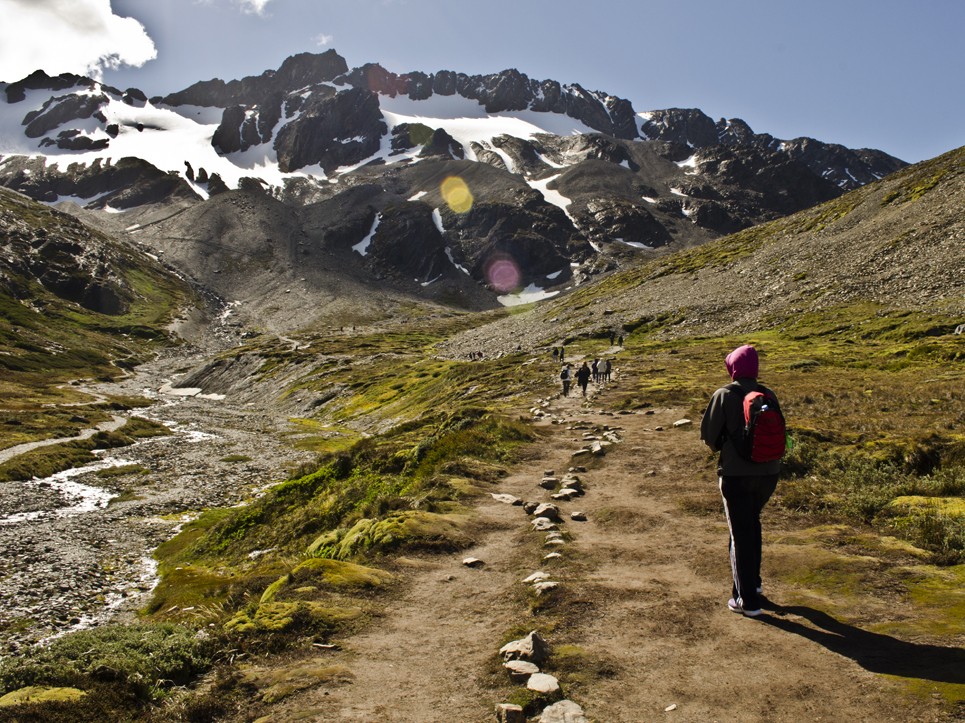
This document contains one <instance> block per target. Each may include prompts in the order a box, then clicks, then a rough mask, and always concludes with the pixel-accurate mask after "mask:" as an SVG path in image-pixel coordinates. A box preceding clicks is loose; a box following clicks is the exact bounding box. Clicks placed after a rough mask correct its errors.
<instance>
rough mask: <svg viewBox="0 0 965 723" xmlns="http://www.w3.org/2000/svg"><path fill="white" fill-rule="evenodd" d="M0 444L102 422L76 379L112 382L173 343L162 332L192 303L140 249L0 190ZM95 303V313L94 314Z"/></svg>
mask: <svg viewBox="0 0 965 723" xmlns="http://www.w3.org/2000/svg"><path fill="white" fill-rule="evenodd" d="M0 248H2V253H0V392H2V398H3V405H2V406H3V410H2V412H3V423H2V424H0V447H8V446H13V445H15V444H19V443H22V442H29V441H33V440H35V439H44V438H49V437H58V436H64V435H68V434H70V433H72V432H73V431H74V430H76V429H77V428H78V426H84V425H88V423H90V422H97V421H102V420H103V419H109V414H108V412H109V406H110V405H100V407H98V406H97V405H94V406H90V407H85V408H84V415H85V418H84V419H83V420H82V421H80V420H77V419H75V418H76V417H78V416H79V415H78V414H77V413H76V412H77V410H74V411H70V410H69V408H63V409H62V410H61V411H58V410H57V408H56V407H54V406H47V405H53V404H54V403H57V404H65V403H71V402H85V401H86V402H89V401H91V397H90V396H89V395H85V394H83V393H82V392H80V391H79V390H78V389H77V385H76V384H75V385H73V386H71V384H70V383H71V382H74V381H75V380H97V379H109V378H111V377H113V376H115V375H117V374H121V373H124V370H126V369H131V368H133V367H134V366H136V365H137V364H138V363H140V362H143V361H145V360H146V359H148V358H149V356H150V355H151V354H152V353H153V351H154V350H156V349H157V348H159V347H160V346H162V345H166V344H171V343H173V342H174V339H173V338H172V337H170V336H169V334H168V332H167V326H168V325H169V324H170V323H171V321H172V320H173V318H174V317H175V316H176V315H177V314H178V313H179V311H180V310H181V309H182V308H183V307H185V306H188V305H192V304H197V303H198V299H197V298H196V297H195V294H194V293H193V292H192V290H191V289H190V288H189V286H188V285H187V284H186V283H185V282H184V281H183V280H182V279H180V278H179V277H177V276H176V275H174V274H173V273H172V272H171V271H169V270H167V269H165V268H163V267H162V266H161V265H160V264H159V263H158V262H156V261H155V260H154V259H152V258H151V257H149V256H147V255H146V254H144V253H141V252H138V251H136V250H133V249H130V248H126V247H124V246H121V245H120V244H118V243H117V242H115V241H113V240H111V239H109V238H107V237H105V236H103V235H101V234H99V233H97V232H95V231H92V230H91V229H89V228H88V227H86V226H84V225H82V224H81V223H79V222H78V221H77V220H75V219H73V218H72V217H70V216H67V215H65V214H62V213H59V212H57V211H55V210H53V209H50V208H48V207H46V206H44V205H42V204H39V203H35V202H33V201H30V200H28V199H26V198H24V197H22V196H20V195H18V194H15V193H12V192H10V191H7V190H5V189H0ZM98 306H100V307H102V310H98Z"/></svg>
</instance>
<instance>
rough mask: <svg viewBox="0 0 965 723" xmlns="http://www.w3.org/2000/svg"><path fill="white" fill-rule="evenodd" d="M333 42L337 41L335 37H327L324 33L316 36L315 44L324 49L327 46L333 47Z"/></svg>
mask: <svg viewBox="0 0 965 723" xmlns="http://www.w3.org/2000/svg"><path fill="white" fill-rule="evenodd" d="M333 40H335V37H334V36H332V35H326V34H325V33H322V34H321V35H316V36H315V44H316V45H321V46H322V47H324V46H326V45H331V44H332V41H333Z"/></svg>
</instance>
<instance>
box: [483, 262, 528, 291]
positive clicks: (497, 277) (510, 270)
mask: <svg viewBox="0 0 965 723" xmlns="http://www.w3.org/2000/svg"><path fill="white" fill-rule="evenodd" d="M521 279H522V274H521V273H520V271H519V266H518V265H517V264H516V261H515V260H513V258H512V257H510V256H503V255H500V256H494V257H493V258H492V259H490V260H489V261H487V262H486V281H488V282H489V284H490V286H492V287H493V288H494V289H495V290H496V291H498V292H499V293H501V294H505V293H507V292H509V291H514V290H516V289H518V288H519V282H520V280H521Z"/></svg>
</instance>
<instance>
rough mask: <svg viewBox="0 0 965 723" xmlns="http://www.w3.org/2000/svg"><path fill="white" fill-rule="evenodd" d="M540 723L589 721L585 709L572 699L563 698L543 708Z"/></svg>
mask: <svg viewBox="0 0 965 723" xmlns="http://www.w3.org/2000/svg"><path fill="white" fill-rule="evenodd" d="M539 723H588V721H587V718H586V714H585V713H584V712H583V709H582V708H581V707H580V706H579V705H577V704H576V703H574V702H573V701H572V700H561V701H559V702H557V703H553V705H551V706H548V707H546V708H544V709H543V712H542V714H541V715H540V717H539Z"/></svg>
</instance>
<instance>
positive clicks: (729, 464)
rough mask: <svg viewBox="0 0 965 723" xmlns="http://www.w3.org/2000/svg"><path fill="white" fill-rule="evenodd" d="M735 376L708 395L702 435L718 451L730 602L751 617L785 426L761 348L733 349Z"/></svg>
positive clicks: (730, 366) (756, 610) (730, 361)
mask: <svg viewBox="0 0 965 723" xmlns="http://www.w3.org/2000/svg"><path fill="white" fill-rule="evenodd" d="M725 365H726V367H727V371H728V373H729V374H730V378H731V379H732V380H733V381H732V383H731V384H728V385H726V386H723V387H721V388H720V389H718V390H717V391H716V392H714V394H713V396H712V397H711V399H710V403H709V404H708V405H707V410H706V411H705V412H704V417H703V420H701V424H700V438H701V439H702V440H703V441H704V443H705V444H707V446H708V447H710V448H711V450H713V451H714V452H719V453H720V456H719V458H718V462H717V474H718V478H719V485H720V493H721V496H722V497H723V500H724V513H725V515H726V517H727V525H728V527H729V528H730V546H729V549H730V561H731V570H732V572H733V577H734V582H733V590H732V593H733V595H732V597H731V599H730V600H728V601H727V607H728V608H729V609H730V610H731V611H732V612H735V613H740V614H742V615H746V616H748V617H756V616H757V615H760V614H761V599H762V595H763V588H762V582H761V548H762V537H761V511H762V510H763V509H764V505H765V504H767V501H768V499H770V497H771V495H772V494H774V490H775V488H776V487H777V476H778V472H779V471H780V468H781V457H783V456H784V449H785V437H786V428H785V423H784V416H783V414H782V412H781V407H780V404H779V403H778V400H777V396H776V395H775V394H774V392H772V391H771V390H770V389H768V388H767V387H765V386H764V385H763V384H760V383H758V381H757V374H758V366H759V363H758V357H757V350H756V349H755V348H754V347H753V346H750V345H745V346H741V347H738V348H737V349H734V351H732V352H731V353H730V354H728V355H727V358H726V359H725Z"/></svg>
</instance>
